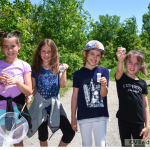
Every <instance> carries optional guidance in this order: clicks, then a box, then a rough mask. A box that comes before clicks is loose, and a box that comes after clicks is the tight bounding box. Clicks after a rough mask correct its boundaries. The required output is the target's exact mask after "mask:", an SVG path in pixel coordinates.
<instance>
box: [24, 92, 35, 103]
mask: <svg viewBox="0 0 150 150" xmlns="http://www.w3.org/2000/svg"><path fill="white" fill-rule="evenodd" d="M32 97H33V95H32V94H31V95H30V96H26V98H25V102H26V103H27V104H29V103H31V102H32Z"/></svg>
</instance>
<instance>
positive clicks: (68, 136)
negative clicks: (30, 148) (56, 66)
mask: <svg viewBox="0 0 150 150" xmlns="http://www.w3.org/2000/svg"><path fill="white" fill-rule="evenodd" d="M47 124H48V122H47V120H46V121H45V122H43V123H42V124H41V125H40V127H39V128H38V135H39V140H40V141H46V140H47V139H48V125H47ZM59 128H60V129H61V131H62V133H63V136H62V139H61V140H62V141H63V142H64V143H70V142H71V141H72V139H73V137H74V135H75V131H74V130H73V129H72V127H71V124H70V122H69V120H68V119H67V118H66V117H65V116H63V115H60V126H59Z"/></svg>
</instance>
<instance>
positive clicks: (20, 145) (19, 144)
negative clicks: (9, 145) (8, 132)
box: [14, 141, 23, 147]
mask: <svg viewBox="0 0 150 150" xmlns="http://www.w3.org/2000/svg"><path fill="white" fill-rule="evenodd" d="M14 147H23V141H21V142H20V143H17V144H14Z"/></svg>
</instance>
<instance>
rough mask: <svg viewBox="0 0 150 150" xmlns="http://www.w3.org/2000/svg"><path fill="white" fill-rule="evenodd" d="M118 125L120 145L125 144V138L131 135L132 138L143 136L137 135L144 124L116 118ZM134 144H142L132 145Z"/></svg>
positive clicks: (129, 137)
mask: <svg viewBox="0 0 150 150" xmlns="http://www.w3.org/2000/svg"><path fill="white" fill-rule="evenodd" d="M118 126H119V133H120V139H121V144H122V146H127V145H125V139H131V135H132V138H133V139H142V138H143V135H142V136H139V134H140V133H141V131H142V129H143V128H144V124H136V123H131V122H127V121H122V120H119V119H118ZM134 146H142V145H134Z"/></svg>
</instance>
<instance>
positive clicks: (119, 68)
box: [116, 47, 126, 80]
mask: <svg viewBox="0 0 150 150" xmlns="http://www.w3.org/2000/svg"><path fill="white" fill-rule="evenodd" d="M125 54H126V51H124V52H122V47H118V51H117V53H116V55H117V58H118V64H117V72H116V79H117V80H119V79H120V78H121V77H122V75H123V72H124V65H123V62H124V59H125Z"/></svg>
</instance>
